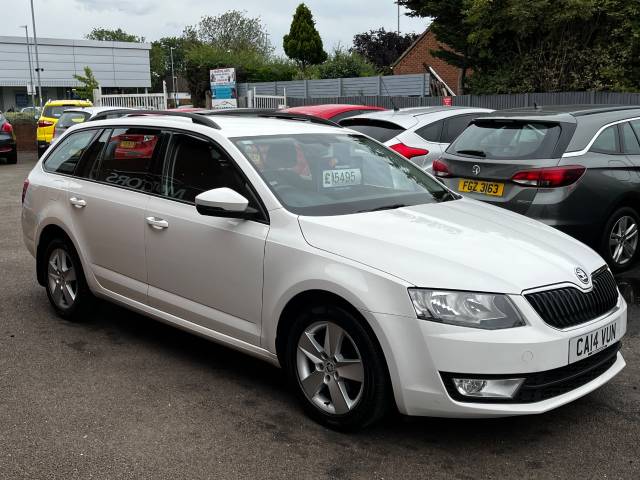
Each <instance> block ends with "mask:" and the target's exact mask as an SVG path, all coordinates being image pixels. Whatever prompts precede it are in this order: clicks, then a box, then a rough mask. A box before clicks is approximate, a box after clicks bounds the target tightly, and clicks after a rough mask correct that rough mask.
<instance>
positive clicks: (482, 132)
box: [447, 121, 560, 160]
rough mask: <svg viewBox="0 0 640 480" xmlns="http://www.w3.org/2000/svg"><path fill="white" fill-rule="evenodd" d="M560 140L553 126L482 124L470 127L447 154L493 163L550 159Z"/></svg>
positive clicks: (557, 131)
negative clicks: (486, 160) (478, 158)
mask: <svg viewBox="0 0 640 480" xmlns="http://www.w3.org/2000/svg"><path fill="white" fill-rule="evenodd" d="M559 137H560V126H559V125H558V124H554V123H542V122H526V121H479V122H476V123H473V124H471V125H469V127H467V128H466V129H465V130H464V131H463V132H462V133H461V134H460V136H459V137H458V138H457V139H456V140H455V141H454V142H453V143H452V144H451V145H450V146H449V148H448V149H447V152H449V153H454V154H459V155H471V156H475V157H483V158H484V157H486V158H492V159H498V160H499V159H510V160H524V159H535V158H549V157H551V156H552V155H553V150H554V148H555V146H556V143H557V142H558V138H559Z"/></svg>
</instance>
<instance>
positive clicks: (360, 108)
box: [281, 103, 386, 122]
mask: <svg viewBox="0 0 640 480" xmlns="http://www.w3.org/2000/svg"><path fill="white" fill-rule="evenodd" d="M372 110H386V108H382V107H372V106H370V105H347V104H339V103H330V104H326V105H305V106H303V107H291V108H285V109H284V110H281V111H282V112H287V113H302V114H304V115H313V116H314V117H320V118H324V119H326V120H331V121H332V122H337V121H339V120H342V119H343V118H347V117H353V116H355V115H360V114H361V113H366V112H370V111H372Z"/></svg>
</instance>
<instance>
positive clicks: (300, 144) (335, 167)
mask: <svg viewBox="0 0 640 480" xmlns="http://www.w3.org/2000/svg"><path fill="white" fill-rule="evenodd" d="M232 141H233V142H234V143H235V145H236V146H237V147H238V149H239V150H240V151H241V152H242V154H243V155H244V156H245V157H246V158H247V159H248V160H249V161H250V162H251V164H252V165H253V166H254V167H255V169H256V170H257V171H258V173H259V174H260V175H261V176H262V178H263V179H264V180H265V182H266V184H267V185H268V186H269V188H270V189H271V191H272V192H273V193H274V194H275V196H276V197H277V198H278V199H279V200H280V202H281V203H282V205H283V206H284V207H285V208H286V209H288V210H289V211H291V212H293V213H296V214H299V215H343V214H350V213H358V212H365V211H373V210H383V209H391V208H399V207H401V206H408V205H418V204H423V203H433V202H438V201H445V200H451V199H453V198H454V195H453V194H451V193H450V191H449V190H447V189H446V188H445V187H444V186H443V185H442V184H441V183H440V182H438V181H437V180H435V179H434V178H433V177H431V176H430V175H428V174H427V173H425V172H423V171H422V170H421V169H419V168H417V167H416V166H415V165H413V164H412V163H411V162H409V161H407V160H406V159H405V158H404V157H402V156H400V155H398V154H396V153H395V152H393V151H391V150H389V149H388V148H385V147H383V146H381V145H379V144H378V143H376V142H374V141H372V140H370V139H368V138H365V137H363V136H361V135H347V134H326V133H325V134H297V135H271V136H259V137H240V138H234V139H232Z"/></svg>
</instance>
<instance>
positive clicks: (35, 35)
mask: <svg viewBox="0 0 640 480" xmlns="http://www.w3.org/2000/svg"><path fill="white" fill-rule="evenodd" d="M31 23H32V24H33V45H34V46H35V48H36V73H37V74H38V97H40V108H42V82H41V81H40V71H41V70H42V69H41V68H40V58H39V57H38V36H37V34H36V16H35V14H34V13H33V0H31Z"/></svg>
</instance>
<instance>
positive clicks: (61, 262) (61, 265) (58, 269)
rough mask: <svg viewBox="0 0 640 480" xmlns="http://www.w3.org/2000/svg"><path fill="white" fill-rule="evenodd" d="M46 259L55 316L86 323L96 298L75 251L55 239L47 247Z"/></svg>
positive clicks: (65, 243)
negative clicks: (86, 316) (88, 284)
mask: <svg viewBox="0 0 640 480" xmlns="http://www.w3.org/2000/svg"><path fill="white" fill-rule="evenodd" d="M43 259H44V261H46V265H43V267H42V268H44V269H45V271H46V283H45V288H46V290H47V297H49V302H51V305H52V306H53V308H54V309H55V311H56V313H57V314H58V315H59V316H61V317H62V318H65V319H67V320H74V321H79V320H83V319H84V317H85V314H86V312H87V309H88V307H89V306H90V305H91V303H92V302H93V296H92V294H91V291H90V290H89V287H88V286H87V282H86V280H85V276H84V272H83V270H82V264H81V263H80V259H79V258H78V254H77V253H76V251H75V249H74V248H73V246H71V245H70V244H69V242H68V241H66V240H63V239H60V238H56V239H54V240H52V241H51V242H50V243H49V245H48V246H47V249H46V251H45V254H44V256H43Z"/></svg>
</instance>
